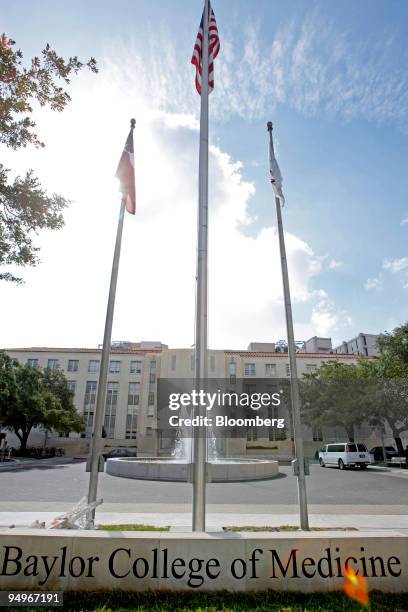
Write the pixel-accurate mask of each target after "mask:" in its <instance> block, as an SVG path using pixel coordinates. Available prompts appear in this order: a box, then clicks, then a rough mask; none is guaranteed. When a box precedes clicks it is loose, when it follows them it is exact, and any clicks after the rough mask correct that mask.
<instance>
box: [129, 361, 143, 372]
mask: <svg viewBox="0 0 408 612" xmlns="http://www.w3.org/2000/svg"><path fill="white" fill-rule="evenodd" d="M141 372H142V362H141V361H131V362H130V373H131V374H141Z"/></svg>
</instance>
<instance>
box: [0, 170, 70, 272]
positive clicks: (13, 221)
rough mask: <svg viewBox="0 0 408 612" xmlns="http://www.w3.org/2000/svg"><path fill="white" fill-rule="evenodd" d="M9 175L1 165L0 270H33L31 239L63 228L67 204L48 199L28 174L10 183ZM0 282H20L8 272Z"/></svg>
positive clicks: (34, 254)
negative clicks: (4, 267)
mask: <svg viewBox="0 0 408 612" xmlns="http://www.w3.org/2000/svg"><path fill="white" fill-rule="evenodd" d="M9 172H10V171H9V170H7V169H5V168H4V166H3V165H2V164H0V266H2V265H11V264H14V265H17V266H27V265H28V266H35V265H36V264H37V263H38V261H39V260H38V257H37V252H38V250H39V249H38V248H37V247H35V245H34V242H33V238H34V236H35V235H36V233H37V231H38V230H39V229H52V230H54V229H60V228H61V227H63V225H64V219H63V216H62V212H61V211H62V210H63V209H64V208H65V207H66V206H67V204H68V200H66V199H65V198H63V197H62V196H60V195H57V194H53V195H52V196H48V195H47V194H46V192H45V191H44V189H42V187H41V185H40V183H39V181H38V179H37V178H36V177H35V176H34V175H33V173H32V171H31V170H30V171H29V172H27V173H26V175H25V176H24V177H23V178H21V177H19V176H17V177H16V178H14V180H13V181H11V182H9V180H8V174H9ZM0 280H8V281H13V282H21V278H18V277H16V276H14V275H13V274H11V273H10V272H3V273H2V272H0Z"/></svg>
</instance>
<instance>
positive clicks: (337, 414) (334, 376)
mask: <svg viewBox="0 0 408 612" xmlns="http://www.w3.org/2000/svg"><path fill="white" fill-rule="evenodd" d="M300 393H301V397H302V417H303V420H304V421H305V422H306V423H307V424H308V425H315V426H319V427H324V426H329V427H335V426H342V427H344V429H345V430H346V432H347V435H348V438H349V440H351V441H353V440H354V427H355V425H360V424H361V423H362V422H363V421H364V419H365V418H366V414H367V409H368V402H367V397H366V395H365V389H364V385H362V384H361V380H360V376H359V371H358V369H357V367H356V366H354V365H352V364H346V363H342V362H340V361H331V362H325V363H323V364H322V366H321V367H320V368H319V370H318V371H317V372H314V373H313V374H306V375H305V377H304V381H302V382H301V384H300Z"/></svg>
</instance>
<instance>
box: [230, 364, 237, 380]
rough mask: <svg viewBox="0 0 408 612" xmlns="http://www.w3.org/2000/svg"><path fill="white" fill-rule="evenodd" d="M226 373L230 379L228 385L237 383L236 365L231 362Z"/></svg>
mask: <svg viewBox="0 0 408 612" xmlns="http://www.w3.org/2000/svg"><path fill="white" fill-rule="evenodd" d="M228 373H229V377H230V383H231V384H233V385H234V384H235V383H236V382H237V364H236V363H234V362H233V361H231V363H229V364H228Z"/></svg>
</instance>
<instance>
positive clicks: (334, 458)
mask: <svg viewBox="0 0 408 612" xmlns="http://www.w3.org/2000/svg"><path fill="white" fill-rule="evenodd" d="M319 463H320V465H321V467H326V465H337V467H338V468H340V469H341V470H344V468H346V467H354V466H357V465H358V466H360V467H361V469H364V468H366V467H367V465H370V463H372V458H371V455H370V453H369V452H368V449H367V447H366V445H365V444H361V442H341V443H336V444H326V446H323V448H322V449H321V450H320V451H319Z"/></svg>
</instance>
